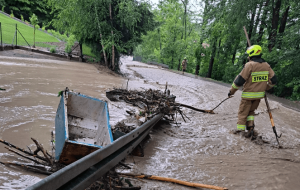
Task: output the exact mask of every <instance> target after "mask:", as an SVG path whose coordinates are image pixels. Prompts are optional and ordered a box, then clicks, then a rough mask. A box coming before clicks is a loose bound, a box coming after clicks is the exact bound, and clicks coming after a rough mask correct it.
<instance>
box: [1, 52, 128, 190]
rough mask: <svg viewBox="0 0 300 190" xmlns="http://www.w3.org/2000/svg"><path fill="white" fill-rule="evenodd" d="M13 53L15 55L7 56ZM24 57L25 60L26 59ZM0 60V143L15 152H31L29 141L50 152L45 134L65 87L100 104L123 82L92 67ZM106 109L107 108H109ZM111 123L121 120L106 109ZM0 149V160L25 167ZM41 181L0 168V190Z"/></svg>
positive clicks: (30, 175)
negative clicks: (21, 150) (11, 147)
mask: <svg viewBox="0 0 300 190" xmlns="http://www.w3.org/2000/svg"><path fill="white" fill-rule="evenodd" d="M7 53H10V55H11V54H12V53H16V54H18V55H21V54H20V53H19V51H16V52H14V51H7ZM28 56H29V55H28ZM39 58H40V59H32V58H19V57H18V58H14V57H4V56H0V86H1V87H2V88H5V89H6V91H0V139H3V140H6V141H8V142H11V143H13V144H15V145H17V146H20V147H21V148H26V149H27V147H26V145H29V147H31V149H32V147H34V145H33V142H32V141H31V139H30V137H33V138H36V139H37V140H38V141H39V142H40V143H42V144H43V146H44V147H45V148H46V149H47V150H50V140H51V135H50V132H51V131H52V130H55V129H54V125H55V124H54V120H55V113H56V110H57V106H58V103H59V98H58V97H57V94H58V92H59V91H61V90H63V89H64V88H65V87H69V89H70V90H74V91H77V92H81V93H83V94H86V95H89V96H93V97H96V98H100V99H104V100H106V97H105V90H107V89H112V87H114V86H115V87H121V86H122V82H123V81H124V79H122V78H121V77H119V76H117V75H114V74H111V73H109V72H107V71H106V70H105V69H104V68H101V67H98V68H99V69H97V68H96V67H95V66H94V65H92V64H86V63H78V62H67V61H59V60H46V59H42V57H39ZM110 106H112V105H110ZM110 111H111V114H110V117H111V119H112V123H113V121H114V120H116V118H118V119H119V118H121V117H122V115H118V112H117V111H114V107H113V106H112V108H111V109H110ZM4 147H5V146H4V145H3V144H0V160H2V161H19V162H27V161H26V160H23V159H20V158H18V159H16V156H15V155H13V154H12V153H11V152H8V151H7V150H6V149H5V148H4ZM44 177H46V176H45V175H38V174H34V173H32V172H27V171H25V170H20V169H19V168H12V167H6V166H3V165H1V166H0V189H24V188H26V187H28V186H30V185H32V184H34V183H36V182H38V181H40V180H41V179H42V178H44Z"/></svg>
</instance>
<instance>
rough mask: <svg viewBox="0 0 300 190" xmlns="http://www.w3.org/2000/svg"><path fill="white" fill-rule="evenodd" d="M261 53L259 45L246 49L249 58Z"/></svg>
mask: <svg viewBox="0 0 300 190" xmlns="http://www.w3.org/2000/svg"><path fill="white" fill-rule="evenodd" d="M261 51H262V49H261V47H260V46H259V45H253V46H250V47H248V48H247V51H246V52H247V53H248V55H249V57H252V56H256V55H260V54H261Z"/></svg>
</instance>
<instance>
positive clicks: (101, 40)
mask: <svg viewBox="0 0 300 190" xmlns="http://www.w3.org/2000/svg"><path fill="white" fill-rule="evenodd" d="M95 13H96V19H97V22H98V27H99V32H100V43H101V46H102V51H103V56H104V62H105V65H106V66H107V67H108V63H107V58H106V53H105V49H104V45H103V39H102V32H101V26H100V23H99V17H98V13H97V8H96V5H95Z"/></svg>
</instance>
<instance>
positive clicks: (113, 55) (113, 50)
mask: <svg viewBox="0 0 300 190" xmlns="http://www.w3.org/2000/svg"><path fill="white" fill-rule="evenodd" d="M109 16H110V25H111V37H112V51H111V54H112V58H111V64H112V70H115V45H114V31H113V18H112V13H111V2H110V3H109Z"/></svg>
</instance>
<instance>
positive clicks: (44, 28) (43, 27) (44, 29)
mask: <svg viewBox="0 0 300 190" xmlns="http://www.w3.org/2000/svg"><path fill="white" fill-rule="evenodd" d="M42 30H43V31H46V26H45V24H44V23H43V26H42Z"/></svg>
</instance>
